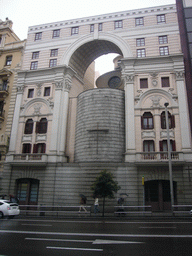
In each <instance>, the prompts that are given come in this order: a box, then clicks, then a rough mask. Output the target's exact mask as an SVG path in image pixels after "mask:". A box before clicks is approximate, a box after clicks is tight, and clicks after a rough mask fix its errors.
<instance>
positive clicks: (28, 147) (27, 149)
mask: <svg viewBox="0 0 192 256" xmlns="http://www.w3.org/2000/svg"><path fill="white" fill-rule="evenodd" d="M22 153H24V154H26V153H29V154H30V153H31V144H30V143H24V144H23V150H22Z"/></svg>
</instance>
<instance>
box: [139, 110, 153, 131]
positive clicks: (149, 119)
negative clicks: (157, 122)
mask: <svg viewBox="0 0 192 256" xmlns="http://www.w3.org/2000/svg"><path fill="white" fill-rule="evenodd" d="M141 128H142V129H153V128H154V124H153V115H152V114H151V113H150V112H145V113H144V114H143V116H142V117H141Z"/></svg>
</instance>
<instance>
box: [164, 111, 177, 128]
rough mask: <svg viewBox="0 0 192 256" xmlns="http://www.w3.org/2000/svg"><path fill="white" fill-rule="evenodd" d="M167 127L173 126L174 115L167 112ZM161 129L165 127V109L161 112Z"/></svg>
mask: <svg viewBox="0 0 192 256" xmlns="http://www.w3.org/2000/svg"><path fill="white" fill-rule="evenodd" d="M168 123H169V129H171V128H175V117H174V115H171V114H170V113H169V112H168ZM161 129H166V117H165V111H163V112H162V113H161Z"/></svg>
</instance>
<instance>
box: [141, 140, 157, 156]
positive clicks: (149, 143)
mask: <svg viewBox="0 0 192 256" xmlns="http://www.w3.org/2000/svg"><path fill="white" fill-rule="evenodd" d="M154 151H155V146H154V141H153V140H144V141H143V152H154ZM154 158H155V155H154V154H152V153H151V154H149V153H148V154H144V159H154Z"/></svg>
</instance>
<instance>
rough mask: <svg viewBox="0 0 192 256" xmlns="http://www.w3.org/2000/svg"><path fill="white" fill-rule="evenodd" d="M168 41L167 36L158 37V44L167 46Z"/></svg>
mask: <svg viewBox="0 0 192 256" xmlns="http://www.w3.org/2000/svg"><path fill="white" fill-rule="evenodd" d="M167 43H168V39H167V36H159V44H167Z"/></svg>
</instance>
